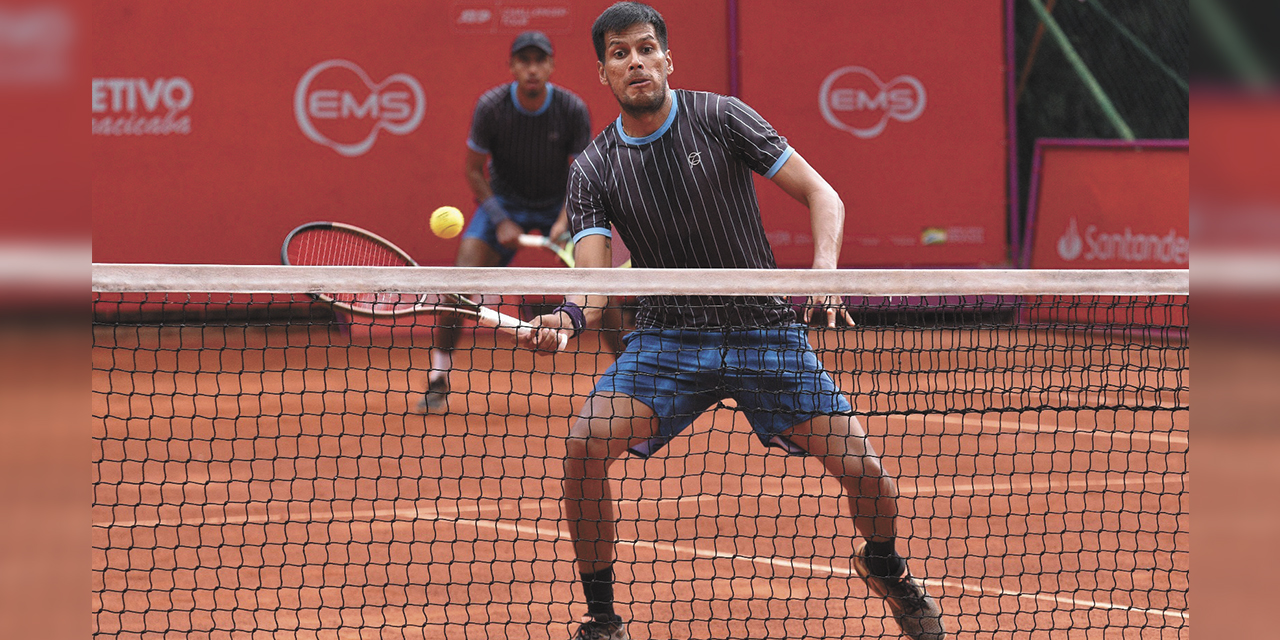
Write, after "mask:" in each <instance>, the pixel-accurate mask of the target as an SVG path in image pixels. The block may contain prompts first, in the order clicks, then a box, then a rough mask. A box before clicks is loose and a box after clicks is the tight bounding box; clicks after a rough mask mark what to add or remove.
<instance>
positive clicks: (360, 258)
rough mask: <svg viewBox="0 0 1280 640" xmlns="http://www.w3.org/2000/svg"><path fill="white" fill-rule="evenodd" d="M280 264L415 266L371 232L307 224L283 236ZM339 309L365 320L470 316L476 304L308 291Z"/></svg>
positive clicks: (440, 297) (449, 297) (448, 297)
mask: <svg viewBox="0 0 1280 640" xmlns="http://www.w3.org/2000/svg"><path fill="white" fill-rule="evenodd" d="M280 262H281V263H283V264H285V265H301V266H331V267H332V266H364V267H414V266H417V265H418V263H417V262H415V261H414V259H413V258H412V257H410V256H409V254H408V253H406V252H405V251H404V250H403V249H401V248H400V247H397V246H396V245H395V244H394V243H392V242H391V241H390V240H387V239H386V238H383V237H382V236H379V235H378V234H376V233H373V232H372V231H368V230H366V229H361V228H360V227H357V226H355V225H350V224H344V223H341V222H308V223H306V224H304V225H301V226H299V227H298V228H296V229H294V230H293V231H290V232H289V235H288V236H286V237H285V240H284V245H283V246H282V247H281V248H280ZM312 295H313V296H315V297H316V298H318V299H320V300H323V301H324V302H328V303H329V304H332V305H333V306H334V307H336V308H338V309H342V310H343V311H347V312H350V313H354V314H358V315H366V316H401V315H407V314H415V313H426V314H432V313H435V314H442V313H461V314H464V315H475V313H476V309H477V308H478V307H479V305H477V304H476V303H474V302H472V301H470V300H467V299H466V298H463V297H461V296H457V295H454V294H411V293H388V292H365V293H343V292H324V293H313V294H312Z"/></svg>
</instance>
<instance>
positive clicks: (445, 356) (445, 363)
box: [427, 349, 453, 380]
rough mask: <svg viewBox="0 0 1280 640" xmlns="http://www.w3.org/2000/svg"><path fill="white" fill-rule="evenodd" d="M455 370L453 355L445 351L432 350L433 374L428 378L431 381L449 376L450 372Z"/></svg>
mask: <svg viewBox="0 0 1280 640" xmlns="http://www.w3.org/2000/svg"><path fill="white" fill-rule="evenodd" d="M452 369H453V353H451V352H449V351H445V350H444V349H432V350H431V373H430V374H429V375H428V376H427V378H428V379H429V380H438V379H440V378H443V377H445V376H448V375H449V371H451V370H452Z"/></svg>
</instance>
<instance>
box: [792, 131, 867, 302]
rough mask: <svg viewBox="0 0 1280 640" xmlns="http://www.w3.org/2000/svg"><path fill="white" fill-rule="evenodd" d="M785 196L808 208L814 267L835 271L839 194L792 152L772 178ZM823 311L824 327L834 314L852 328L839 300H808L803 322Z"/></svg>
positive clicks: (839, 230)
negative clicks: (815, 313)
mask: <svg viewBox="0 0 1280 640" xmlns="http://www.w3.org/2000/svg"><path fill="white" fill-rule="evenodd" d="M773 182H774V184H776V185H778V187H779V188H781V189H782V190H783V191H784V192H786V193H787V195H789V196H791V197H792V198H795V199H796V201H797V202H799V203H800V204H803V205H804V206H806V207H808V209H809V223H810V225H811V226H812V227H813V268H814V269H835V268H836V267H837V266H838V264H839V261H840V245H841V243H842V241H843V238H844V202H843V201H842V200H840V194H838V193H836V190H835V189H833V188H832V187H831V185H830V184H829V183H828V182H827V181H826V179H824V178H823V177H822V175H821V174H819V173H818V172H817V170H815V169H814V168H813V167H812V166H810V164H809V162H808V161H806V160H805V159H804V157H802V156H801V155H800V154H799V153H794V154H792V155H791V157H790V158H788V159H787V162H786V164H783V165H782V168H781V169H779V170H778V172H777V173H776V174H774V176H773ZM817 304H821V305H822V307H823V308H824V309H825V310H826V315H827V326H829V327H834V326H835V324H836V317H837V315H841V314H842V315H843V318H844V320H845V322H847V323H848V324H850V325H852V324H853V317H852V316H850V315H849V310H848V309H847V308H846V307H845V306H844V304H843V303H842V302H841V301H840V300H839V299H838V298H836V299H830V298H828V299H825V300H810V304H809V305H806V306H805V311H804V319H805V322H808V321H809V319H810V318H811V317H812V314H813V309H814V308H815V305H817Z"/></svg>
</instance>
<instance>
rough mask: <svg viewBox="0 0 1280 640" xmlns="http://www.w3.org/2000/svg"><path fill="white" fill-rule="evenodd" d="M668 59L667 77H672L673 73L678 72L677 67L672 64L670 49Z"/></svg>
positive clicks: (667, 54)
mask: <svg viewBox="0 0 1280 640" xmlns="http://www.w3.org/2000/svg"><path fill="white" fill-rule="evenodd" d="M666 58H667V75H671V72H672V71H675V70H676V66H675V65H674V64H672V63H671V50H670V49H668V50H667V53H666Z"/></svg>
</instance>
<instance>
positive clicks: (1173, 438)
mask: <svg viewBox="0 0 1280 640" xmlns="http://www.w3.org/2000/svg"><path fill="white" fill-rule="evenodd" d="M904 417H905V418H906V419H907V420H921V419H923V420H924V421H926V422H943V423H944V424H945V423H946V422H947V421H949V420H956V419H957V418H958V419H959V420H960V421H961V423H962V424H965V423H968V424H975V422H976V424H978V425H979V426H983V425H986V424H988V423H991V422H994V423H995V425H996V426H997V427H999V428H1000V430H1001V431H1007V432H1011V433H1025V432H1034V433H1065V434H1072V435H1074V434H1080V435H1085V436H1089V437H1092V438H1108V439H1117V438H1118V439H1121V440H1142V439H1146V440H1153V441H1160V442H1166V443H1169V444H1177V445H1184V446H1185V445H1189V444H1190V441H1189V440H1188V438H1187V437H1186V436H1182V435H1177V434H1172V433H1154V432H1143V431H1096V430H1084V429H1060V428H1058V426H1057V425H1041V424H1039V423H1037V422H1027V421H1023V420H1011V419H1008V418H1005V417H1003V416H999V417H994V416H990V415H975V414H968V413H966V414H960V415H958V416H957V415H938V414H929V415H924V416H920V415H908V416H904ZM963 435H975V436H976V435H981V434H977V433H974V434H963Z"/></svg>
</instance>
